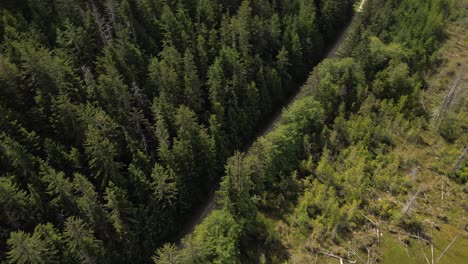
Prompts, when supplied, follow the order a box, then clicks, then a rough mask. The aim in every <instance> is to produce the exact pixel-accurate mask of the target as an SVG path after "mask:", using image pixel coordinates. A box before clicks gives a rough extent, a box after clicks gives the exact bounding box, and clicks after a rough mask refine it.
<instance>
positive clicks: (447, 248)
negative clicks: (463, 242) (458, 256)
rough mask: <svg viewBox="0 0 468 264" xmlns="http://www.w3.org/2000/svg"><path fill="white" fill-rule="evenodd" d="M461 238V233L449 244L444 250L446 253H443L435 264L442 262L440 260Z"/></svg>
mask: <svg viewBox="0 0 468 264" xmlns="http://www.w3.org/2000/svg"><path fill="white" fill-rule="evenodd" d="M460 236H461V233H459V234H458V235H456V236H455V237H454V238H453V239H452V241H451V242H450V244H448V246H447V247H446V248H445V249H444V251H442V253H441V254H440V256H439V257H438V258H437V260H436V262H435V263H438V262H439V261H440V259H441V258H442V257H443V256H444V254H445V253H446V252H447V250H449V248H450V247H451V246H452V245H453V243H455V241H456V240H457V239H458V238H459V237H460Z"/></svg>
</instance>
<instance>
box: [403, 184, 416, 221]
mask: <svg viewBox="0 0 468 264" xmlns="http://www.w3.org/2000/svg"><path fill="white" fill-rule="evenodd" d="M419 193H420V190H418V191H417V192H416V193H415V194H414V195H413V197H411V199H409V200H408V202H407V203H406V205H405V206H404V207H403V211H402V213H403V216H405V215H406V214H407V213H408V211H409V210H410V208H411V206H412V205H413V203H414V201H415V200H416V198H418V195H419Z"/></svg>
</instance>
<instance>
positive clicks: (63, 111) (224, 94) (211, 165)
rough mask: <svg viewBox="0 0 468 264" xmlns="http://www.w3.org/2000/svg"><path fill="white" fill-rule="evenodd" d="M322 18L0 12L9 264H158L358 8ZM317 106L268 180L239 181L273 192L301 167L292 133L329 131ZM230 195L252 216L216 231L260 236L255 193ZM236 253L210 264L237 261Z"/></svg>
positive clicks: (256, 8)
mask: <svg viewBox="0 0 468 264" xmlns="http://www.w3.org/2000/svg"><path fill="white" fill-rule="evenodd" d="M319 2H320V1H318V2H317V1H305V0H294V1H267V0H250V1H247V0H244V1H241V0H239V1H214V0H203V1H193V0H182V1H165V0H135V1H133V0H132V1H130V0H105V1H83V0H69V1H66V0H46V1H41V0H28V1H26V0H24V1H9V0H6V1H1V3H0V87H1V89H0V90H1V91H0V116H1V117H0V130H1V131H0V190H1V191H2V192H1V194H0V203H1V205H2V209H1V212H0V216H1V219H0V261H2V260H3V259H7V257H8V258H9V260H11V261H12V262H18V263H27V262H38V263H41V262H44V263H49V262H52V263H53V262H56V261H61V260H63V261H64V262H67V263H75V262H99V263H101V262H102V261H109V262H117V263H119V262H138V263H141V262H148V261H150V256H151V255H152V254H153V252H154V249H155V248H157V247H158V246H160V245H163V244H164V243H165V242H167V241H169V240H171V239H173V238H174V237H176V236H177V235H178V232H180V230H181V229H182V228H181V226H183V224H184V223H186V220H187V217H188V216H189V215H190V214H191V213H193V210H194V208H196V206H198V205H199V204H200V203H201V202H202V201H203V200H205V199H206V198H207V193H208V191H209V190H210V189H211V188H212V186H213V185H214V184H216V183H217V182H218V181H219V180H220V178H221V173H222V171H223V166H224V163H225V162H226V160H227V157H228V156H230V155H232V154H233V153H234V151H235V150H239V149H243V148H244V147H245V146H246V145H248V144H249V143H251V141H252V139H253V138H255V136H256V134H257V133H258V132H259V131H260V130H261V128H262V124H266V123H267V120H268V117H269V116H271V115H272V113H274V112H275V111H277V110H278V108H279V106H280V105H282V103H283V102H285V101H286V99H287V98H288V97H289V96H290V95H291V94H293V93H294V91H295V90H296V89H297V88H298V84H299V83H301V82H302V81H303V80H305V78H306V77H307V73H308V72H309V70H310V69H311V68H312V66H313V65H315V64H316V63H317V62H318V61H319V60H320V59H321V56H322V55H323V54H324V53H325V47H326V46H327V44H328V43H330V41H331V40H332V39H333V38H334V37H335V36H336V35H337V33H338V32H339V31H340V29H341V26H342V25H343V24H344V23H345V22H346V21H347V20H348V19H349V18H350V15H351V12H352V11H351V10H352V8H351V5H352V2H353V1H328V2H330V3H328V2H324V3H321V2H320V3H319ZM321 20H324V21H326V22H324V24H322V23H321ZM309 103H310V102H309ZM309 103H304V105H303V106H302V107H306V108H307V107H310V112H307V114H313V115H314V117H313V118H314V119H315V118H317V121H316V122H312V121H311V120H309V119H308V117H307V116H306V115H307V114H305V115H302V116H298V117H297V118H296V117H291V118H290V121H289V122H290V123H291V124H289V125H287V126H286V125H285V127H284V128H283V132H282V133H283V134H281V135H279V134H278V135H276V136H274V135H272V136H271V137H272V138H273V137H275V138H276V139H274V140H273V141H275V143H274V144H273V145H268V146H265V148H267V149H268V148H270V149H269V150H268V151H270V150H271V151H272V152H274V151H273V150H274V149H275V148H276V147H278V150H277V151H276V152H274V153H273V154H272V155H274V157H272V158H271V160H270V161H271V162H272V163H268V164H267V165H265V166H267V167H266V168H265V171H264V172H262V173H265V174H266V175H261V174H262V173H260V172H259V171H260V170H259V169H258V167H257V168H254V167H252V166H254V165H255V161H254V160H248V161H247V165H246V166H247V167H248V168H249V169H248V170H247V171H246V172H245V173H244V172H242V175H240V174H239V173H234V170H233V169H229V173H230V174H232V175H233V177H234V175H237V176H238V177H239V180H240V179H248V178H250V177H251V174H255V175H256V176H255V177H256V182H258V183H261V184H266V183H268V184H270V183H272V182H273V179H274V178H276V177H278V176H279V175H276V174H275V173H273V172H274V171H275V170H277V169H278V167H279V166H283V165H284V166H286V164H287V163H289V162H290V161H291V157H292V156H294V157H299V156H301V157H302V156H304V153H302V148H301V147H299V145H300V144H302V143H300V142H303V140H302V139H297V138H295V136H294V137H291V136H290V135H288V130H289V129H293V130H294V133H295V135H296V134H299V133H303V132H305V131H306V130H308V129H313V130H317V127H318V126H320V125H321V124H322V122H323V118H322V116H321V114H318V115H316V114H317V113H319V112H315V110H316V108H317V107H318V105H317V104H316V103H312V104H309ZM296 121H297V122H301V124H300V125H299V127H297V126H296V125H294V124H293V123H295V122H296ZM315 132H316V133H312V134H311V135H309V136H310V137H314V138H315V137H317V136H318V134H319V132H317V131H315ZM291 144H292V145H291ZM289 155H292V156H291V157H289ZM273 163H277V164H276V167H275V166H274V165H273ZM257 165H259V164H257ZM247 167H246V168H247ZM290 168H292V166H289V167H288V168H287V169H285V173H286V172H287V173H289V171H290ZM259 173H260V174H259ZM244 174H245V175H244ZM270 174H272V175H270ZM273 174H274V175H273ZM244 184H245V185H246V186H250V185H251V183H250V182H249V181H246V182H244ZM224 185H225V186H224V187H223V188H224V190H225V192H227V193H229V197H230V198H229V199H236V200H238V202H239V203H240V204H243V203H245V206H244V207H243V208H242V210H239V211H237V210H227V209H226V210H227V211H229V215H222V216H219V217H218V218H220V219H221V220H220V221H224V222H226V223H228V224H230V223H231V222H233V221H234V220H233V217H237V216H238V215H243V214H250V216H249V217H248V218H246V219H247V220H246V221H245V222H246V223H249V225H250V224H251V223H252V222H253V220H254V218H255V213H254V212H255V204H254V202H252V201H249V199H248V197H249V195H250V192H252V191H253V189H254V188H253V187H248V188H247V187H246V188H247V189H244V188H243V187H242V188H241V187H239V186H236V184H234V183H233V182H226V183H225V184H224ZM239 188H240V189H239ZM278 188H280V187H278ZM241 190H243V191H241ZM238 191H239V193H237V192H238ZM256 191H258V192H261V190H256ZM236 193H237V194H236ZM234 196H238V197H237V198H236V197H234ZM236 203H237V202H236ZM227 211H226V212H227ZM249 212H250V213H249ZM43 223H49V224H47V225H42V224H43ZM19 230H22V231H19ZM37 230H42V231H41V232H45V231H44V230H49V231H47V232H46V233H47V234H48V235H45V233H44V234H42V233H40V232H39V231H37ZM234 230H235V231H236V232H237V230H238V229H237V228H234ZM38 232H39V233H38ZM236 232H234V233H236ZM10 233H11V235H10ZM236 234H237V233H236ZM48 236H50V237H48ZM214 236H215V235H213V237H214ZM8 237H10V240H8V241H9V244H8V245H7V239H8ZM226 239H227V240H228V242H226V247H228V248H229V251H228V253H227V254H228V255H229V256H222V254H224V253H225V252H224V249H219V250H218V251H217V252H216V253H212V252H211V253H209V257H207V258H206V259H205V260H207V261H208V260H210V261H211V260H214V259H217V258H218V257H219V261H221V262H223V261H230V262H232V261H234V259H236V258H237V257H238V256H239V254H238V252H237V251H236V250H235V249H234V248H232V247H234V246H233V245H235V243H234V244H233V243H231V242H232V241H231V240H229V239H230V238H229V237H228V238H226ZM235 240H236V239H235ZM236 241H237V240H236ZM52 244H53V245H54V246H51V245H52ZM21 247H23V248H26V249H27V250H28V252H30V253H31V254H30V255H28V254H22V253H21V251H19V248H21ZM45 248H46V249H45ZM123 249H125V250H123ZM166 251H168V252H169V251H170V248H168V249H166ZM235 251H236V252H235ZM7 252H10V253H8V256H7V254H6V253H7ZM169 253H170V252H169ZM169 253H167V254H169ZM161 255H164V254H163V253H161ZM214 255H216V256H218V255H219V256H218V257H214Z"/></svg>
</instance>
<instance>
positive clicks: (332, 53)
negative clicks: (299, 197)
mask: <svg viewBox="0 0 468 264" xmlns="http://www.w3.org/2000/svg"><path fill="white" fill-rule="evenodd" d="M366 2H367V0H361V3H360V5H359V8H358V9H357V12H358V13H359V12H362V11H363V7H364V5H365V3H366ZM356 17H357V16H356V15H354V16H353V18H352V19H351V21H350V22H349V23H348V25H347V26H346V27H345V29H344V30H343V31H342V32H341V34H340V36H339V37H338V38H337V39H336V41H335V43H334V45H333V46H332V47H331V48H330V49H329V51H328V53H327V54H326V56H325V57H324V58H323V60H325V59H330V58H334V57H336V55H337V51H338V49H339V47H340V46H341V44H343V42H344V41H345V40H346V37H347V36H348V35H349V33H350V31H351V26H352V25H353V24H354V23H355V21H356ZM313 70H314V69H313ZM313 70H312V71H313ZM302 88H303V86H301V88H300V89H298V91H297V92H296V94H294V95H293V96H291V98H290V99H289V100H288V101H287V102H286V103H285V106H284V107H283V108H282V110H281V111H279V112H278V113H276V114H275V115H274V116H273V118H272V119H271V121H270V123H269V124H268V125H267V126H266V127H265V128H264V129H263V130H262V131H260V132H259V134H258V136H257V138H259V137H263V136H265V135H267V134H268V133H270V132H271V131H273V130H274V128H275V127H276V125H277V124H278V123H279V120H281V118H282V116H283V113H284V110H285V109H287V108H289V107H290V106H291V105H292V104H293V103H294V102H295V101H296V100H297V99H298V97H299V95H300V94H301V91H302ZM253 142H255V141H253ZM253 142H252V143H253ZM250 146H251V145H250ZM250 146H249V147H248V148H247V152H248V151H249V149H250ZM218 187H219V186H218V185H216V186H215V188H213V190H212V191H211V193H210V195H209V198H208V200H207V201H206V202H205V203H204V204H203V205H202V206H200V208H199V209H198V210H197V211H196V212H195V213H194V215H193V216H192V219H191V221H190V222H189V223H188V224H187V225H186V226H185V227H184V228H183V229H182V231H181V233H180V234H179V236H178V238H177V245H178V247H183V245H182V241H181V240H182V238H184V237H185V236H187V235H188V234H191V233H192V232H193V231H194V230H195V227H196V226H197V225H198V224H200V223H201V222H202V221H203V219H205V217H207V216H208V215H209V214H210V213H211V212H212V211H213V210H214V209H215V207H216V203H215V196H216V191H217V190H218Z"/></svg>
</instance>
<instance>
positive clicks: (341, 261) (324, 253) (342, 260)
mask: <svg viewBox="0 0 468 264" xmlns="http://www.w3.org/2000/svg"><path fill="white" fill-rule="evenodd" d="M318 253H319V254H322V255H325V256H327V257H331V258H336V259H339V260H340V264H343V262H348V263H351V264H354V263H356V260H349V259H345V258H342V257H340V256H338V255H335V254H333V253H326V252H318Z"/></svg>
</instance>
